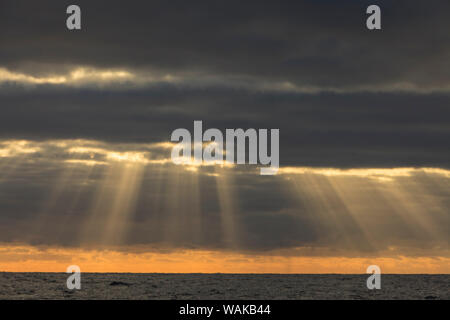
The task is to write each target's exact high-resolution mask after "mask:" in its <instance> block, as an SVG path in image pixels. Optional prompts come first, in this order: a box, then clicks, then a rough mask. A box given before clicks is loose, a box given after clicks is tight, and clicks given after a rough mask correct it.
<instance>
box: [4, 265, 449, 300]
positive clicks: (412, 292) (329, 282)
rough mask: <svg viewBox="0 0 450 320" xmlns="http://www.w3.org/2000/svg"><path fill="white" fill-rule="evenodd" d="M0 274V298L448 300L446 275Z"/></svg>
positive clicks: (447, 278) (447, 277)
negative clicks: (74, 277) (73, 282)
mask: <svg viewBox="0 0 450 320" xmlns="http://www.w3.org/2000/svg"><path fill="white" fill-rule="evenodd" d="M68 276H69V275H68V274H65V273H10V272H2V273H0V299H2V300H4V299H58V300H59V299H107V300H110V299H127V300H128V299H133V300H134V299H163V300H172V299H181V300H184V299H189V300H191V299H202V300H209V299H218V300H221V299H242V300H252V299H259V300H263V299H269V300H272V299H295V300H296V299H444V300H448V299H450V275H448V274H446V275H393V274H382V275H381V289H373V290H369V289H367V286H366V280H367V278H368V277H369V275H365V274H364V275H348V274H345V275H343V274H326V275H317V274H314V275H311V274H150V273H147V274H136V273H134V274H131V273H82V274H81V289H80V290H69V289H67V286H66V281H67V278H68Z"/></svg>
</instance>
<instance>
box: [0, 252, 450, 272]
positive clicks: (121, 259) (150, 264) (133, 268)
mask: <svg viewBox="0 0 450 320" xmlns="http://www.w3.org/2000/svg"><path fill="white" fill-rule="evenodd" d="M140 250H142V249H140V248H138V247H136V248H134V250H133V248H131V250H128V251H127V252H123V251H115V250H86V249H68V248H37V247H32V246H27V245H4V246H1V247H0V271H6V272H65V271H66V268H67V267H68V266H69V265H72V264H76V265H78V266H80V268H81V271H82V272H113V273H114V272H127V273H306V274H313V273H347V274H364V273H365V272H366V268H367V267H368V266H369V265H372V264H376V265H378V266H380V268H381V271H382V273H400V274H403V273H410V274H425V273H429V274H432V273H434V274H448V273H450V258H448V257H434V258H430V257H403V256H399V257H373V258H368V257H367V258H349V257H306V256H302V257H299V256H281V255H256V254H239V253H232V252H224V251H206V250H184V251H181V250H180V251H176V252H174V251H173V252H168V253H166V252H164V253H161V252H147V251H140Z"/></svg>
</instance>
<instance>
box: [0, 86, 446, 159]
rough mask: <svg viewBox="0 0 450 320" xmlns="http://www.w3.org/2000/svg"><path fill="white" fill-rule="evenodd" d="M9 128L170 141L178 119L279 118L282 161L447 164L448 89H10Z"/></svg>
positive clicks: (0, 129)
mask: <svg viewBox="0 0 450 320" xmlns="http://www.w3.org/2000/svg"><path fill="white" fill-rule="evenodd" d="M0 99H1V101H2V102H3V107H2V117H1V118H0V135H1V136H2V137H4V138H26V139H40V140H42V139H52V138H85V139H97V140H106V141H110V142H114V141H122V142H136V141H138V142H160V141H169V139H170V134H171V133H172V131H173V130H175V129H176V128H187V129H189V130H193V121H194V120H203V125H204V130H206V129H207V128H219V129H222V130H224V129H226V128H239V127H241V128H244V129H246V128H280V132H281V137H280V148H281V149H280V159H281V165H303V166H325V167H327V166H328V167H330V166H331V167H396V166H428V167H445V168H448V167H449V165H450V164H449V160H448V159H449V158H450V155H449V150H448V148H447V147H446V146H447V145H448V140H449V138H450V129H449V128H450V114H449V109H448V105H449V101H450V98H449V95H448V94H438V93H436V94H426V95H423V94H414V93H351V94H350V93H348V94H335V93H325V92H324V93H321V94H296V93H289V94H288V93H276V92H272V93H271V92H254V91H248V90H243V89H242V90H237V89H230V88H223V87H209V88H208V89H201V88H185V87H178V86H176V85H169V84H166V85H155V86H152V87H146V88H144V89H129V90H112V89H102V90H94V89H75V88H57V87H54V86H40V87H39V90H37V89H32V90H23V89H21V88H19V89H17V88H15V89H11V88H10V89H6V87H5V89H4V90H3V93H0Z"/></svg>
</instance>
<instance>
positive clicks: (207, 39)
mask: <svg viewBox="0 0 450 320" xmlns="http://www.w3.org/2000/svg"><path fill="white" fill-rule="evenodd" d="M69 4H72V2H70V1H39V2H37V1H33V2H30V1H2V4H1V11H0V39H1V48H2V50H1V52H0V65H3V66H6V67H8V68H11V69H13V70H29V71H32V72H34V73H38V72H48V71H51V70H52V69H53V70H58V68H64V66H67V65H71V64H72V65H78V64H83V65H94V66H102V67H129V68H135V69H139V70H142V69H149V70H157V71H161V72H172V73H173V72H200V73H207V74H221V75H240V76H251V77H256V78H264V79H273V80H274V79H276V80H282V81H290V82H292V83H295V84H299V85H301V84H304V85H314V86H332V87H339V88H346V87H352V86H355V85H369V86H371V85H372V86H374V85H380V84H382V85H389V84H392V83H399V82H400V83H401V82H410V83H413V84H417V85H420V86H422V87H425V88H427V87H435V86H448V85H449V76H448V70H449V69H450V65H449V59H448V55H449V52H450V51H449V48H450V41H449V33H448V29H449V22H448V17H447V13H448V12H449V10H450V3H449V2H448V1H445V0H442V1H426V2H424V1H376V4H378V5H380V6H381V8H382V28H383V29H382V31H379V32H370V31H368V30H367V29H366V27H365V20H366V18H367V15H366V14H365V10H366V8H367V6H368V5H369V4H374V3H373V1H321V2H320V3H318V2H317V1H282V2H279V1H276V2H264V1H226V2H223V1H189V2H186V1H127V2H126V3H124V2H123V1H83V0H81V1H77V4H78V5H80V7H81V8H82V26H83V27H82V30H81V31H79V32H69V31H68V30H67V29H66V27H65V19H66V14H65V9H66V7H67V6H68V5H69ZM49 69H50V70H49Z"/></svg>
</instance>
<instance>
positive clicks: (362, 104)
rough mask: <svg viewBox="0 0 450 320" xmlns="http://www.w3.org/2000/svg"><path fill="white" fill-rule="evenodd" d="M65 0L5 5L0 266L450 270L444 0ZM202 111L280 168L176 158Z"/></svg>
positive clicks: (1, 12) (207, 120)
mask: <svg viewBox="0 0 450 320" xmlns="http://www.w3.org/2000/svg"><path fill="white" fill-rule="evenodd" d="M71 4H74V3H72V1H70V2H69V1H32V2H30V1H22V0H14V1H12V0H1V1H0V112H1V117H0V271H51V272H64V271H65V270H66V268H67V266H69V265H71V264H77V265H79V266H80V268H81V270H82V271H91V272H234V273H239V272H250V273H258V272H268V273H365V271H366V268H367V266H369V265H372V264H377V265H379V266H380V267H381V270H382V272H388V273H449V272H450V250H449V231H450V230H449V228H450V210H449V208H450V161H449V159H450V148H449V147H448V146H449V143H448V141H449V140H450V108H449V106H450V72H449V71H450V59H449V58H450V34H449V32H448V30H449V28H450V25H449V24H450V22H449V20H448V17H447V12H449V10H450V3H449V2H448V1H445V0H442V1H437V0H432V1H416V0H409V1H402V0H399V1H356V0H354V1H350V0H348V1H347V0H346V1H295V2H294V1H283V2H265V1H244V2H243V1H226V2H223V1H221V2H220V1H195V2H192V1H145V2H144V1H126V2H123V1H111V0H109V1H95V2H94V1H82V0H79V1H76V4H77V5H79V6H80V8H81V13H82V14H81V17H82V18H81V24H82V28H81V30H76V31H69V30H68V29H67V28H66V18H67V17H68V15H67V14H66V8H67V6H69V5H71ZM370 4H378V5H379V6H380V8H381V19H382V20H381V21H382V29H381V30H375V31H370V30H368V29H367V28H366V19H367V17H368V15H367V14H366V13H365V11H366V8H367V6H368V5H370ZM195 120H201V121H202V122H203V127H204V128H205V129H206V128H218V129H220V130H223V131H224V132H225V129H227V128H243V129H248V128H256V129H261V128H264V129H273V128H277V129H279V130H280V169H279V171H278V174H276V175H271V176H262V175H260V174H259V166H258V165H233V164H230V163H225V162H224V163H203V164H201V165H199V164H195V163H186V164H184V165H175V164H174V163H173V162H172V161H171V158H170V155H171V150H172V147H173V143H171V142H170V136H171V133H172V132H173V131H174V130H175V129H177V128H187V129H188V130H190V131H192V130H193V123H194V121H195Z"/></svg>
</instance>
